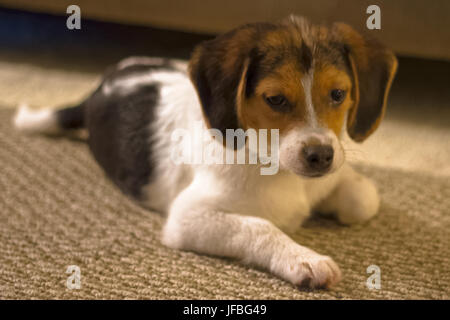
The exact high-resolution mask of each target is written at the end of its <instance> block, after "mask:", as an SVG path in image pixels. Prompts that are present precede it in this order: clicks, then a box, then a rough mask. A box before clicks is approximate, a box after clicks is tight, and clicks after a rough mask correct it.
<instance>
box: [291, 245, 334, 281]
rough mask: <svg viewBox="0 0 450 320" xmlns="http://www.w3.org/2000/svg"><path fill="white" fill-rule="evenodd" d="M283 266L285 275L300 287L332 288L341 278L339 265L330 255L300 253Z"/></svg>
mask: <svg viewBox="0 0 450 320" xmlns="http://www.w3.org/2000/svg"><path fill="white" fill-rule="evenodd" d="M288 260H291V261H286V264H285V265H284V266H283V267H284V268H283V269H284V270H283V277H284V278H285V279H286V280H288V281H290V282H291V283H293V284H294V285H296V286H298V287H300V288H310V289H316V288H330V287H332V286H334V285H335V284H336V283H338V282H339V281H340V280H341V271H340V269H339V267H338V265H337V264H336V263H335V262H334V261H333V259H331V258H330V257H328V256H323V255H319V254H317V253H314V252H313V253H311V254H308V255H304V254H301V255H298V256H295V257H293V258H292V259H288Z"/></svg>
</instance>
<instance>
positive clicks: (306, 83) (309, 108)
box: [301, 69, 318, 128]
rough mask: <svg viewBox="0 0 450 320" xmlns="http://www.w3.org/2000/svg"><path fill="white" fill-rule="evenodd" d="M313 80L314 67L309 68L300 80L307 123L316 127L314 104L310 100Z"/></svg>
mask: <svg viewBox="0 0 450 320" xmlns="http://www.w3.org/2000/svg"><path fill="white" fill-rule="evenodd" d="M313 81H314V69H311V70H310V71H309V73H308V74H307V75H305V76H304V77H303V78H302V80H301V82H302V86H303V90H304V92H305V100H306V101H305V103H306V113H307V117H308V124H309V125H310V126H311V127H313V128H316V127H318V122H317V117H316V111H315V110H314V104H313V102H312V86H313Z"/></svg>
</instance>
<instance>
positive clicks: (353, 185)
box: [337, 175, 380, 224]
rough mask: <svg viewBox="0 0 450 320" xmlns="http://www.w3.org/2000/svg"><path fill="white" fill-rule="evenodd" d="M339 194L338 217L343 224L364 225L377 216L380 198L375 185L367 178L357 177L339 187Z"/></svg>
mask: <svg viewBox="0 0 450 320" xmlns="http://www.w3.org/2000/svg"><path fill="white" fill-rule="evenodd" d="M337 192H338V198H339V203H340V205H339V210H338V214H337V216H338V219H339V221H340V222H341V223H343V224H355V223H362V222H366V221H368V220H369V219H371V218H372V217H373V216H375V215H376V214H377V212H378V209H379V207H380V197H379V195H378V191H377V188H376V187H375V185H374V183H373V182H372V181H371V180H369V179H367V178H366V177H364V176H361V175H357V176H355V177H354V179H352V180H350V181H346V182H344V183H343V184H342V185H341V186H339V189H338V190H337Z"/></svg>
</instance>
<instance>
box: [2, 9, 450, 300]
mask: <svg viewBox="0 0 450 320" xmlns="http://www.w3.org/2000/svg"><path fill="white" fill-rule="evenodd" d="M0 17H1V19H0V31H1V32H0V44H1V46H0V299H89V298H92V299H123V298H129V299H131V298H138V299H182V298H188V299H449V298H450V267H449V265H450V261H449V260H450V249H449V244H450V108H449V101H450V91H449V90H448V88H449V74H450V63H448V62H437V61H425V60H419V59H411V58H402V59H400V65H399V72H398V75H397V78H396V80H395V81H394V84H393V88H392V92H391V95H390V99H389V107H388V110H387V113H386V117H385V120H384V121H383V122H382V124H381V126H380V128H379V129H378V130H377V132H376V133H375V134H374V135H372V136H371V137H370V138H369V139H368V140H367V141H366V142H365V143H364V144H362V145H356V144H354V143H351V142H350V141H346V143H345V146H346V153H347V157H348V159H349V160H350V161H351V162H352V163H354V164H355V165H356V166H357V168H358V170H360V171H362V172H364V173H365V174H366V175H367V176H369V177H371V178H372V179H374V180H375V181H376V183H377V185H378V187H379V190H380V193H381V198H382V204H381V209H380V212H379V215H378V216H376V217H375V218H374V219H373V220H372V221H370V222H369V223H368V224H366V225H360V226H352V227H344V226H341V225H339V224H337V223H336V222H334V221H333V220H329V219H324V218H318V217H316V218H313V219H311V220H309V221H308V222H307V223H306V225H305V226H304V227H303V228H302V229H301V230H299V231H298V232H297V233H296V234H293V235H292V237H293V238H294V239H295V240H296V241H298V242H299V243H301V244H303V245H306V246H309V247H311V248H312V249H314V250H316V251H318V252H320V253H322V254H327V255H330V256H332V257H333V258H334V259H335V261H336V262H337V263H338V264H339V266H340V267H341V270H342V272H343V280H342V282H341V283H339V285H338V286H337V287H336V288H333V289H332V290H329V291H327V290H318V291H300V290H298V289H297V288H295V287H293V286H292V285H290V284H288V283H286V282H284V281H282V280H280V279H278V278H276V277H274V276H272V275H270V274H269V273H266V272H263V271H258V270H255V269H252V268H249V267H246V266H243V265H241V264H239V263H237V262H235V261H231V260H227V259H221V258H216V257H210V256H204V255H198V254H195V253H191V252H181V251H176V250H171V249H168V248H165V247H163V246H162V245H161V244H160V241H159V238H160V232H161V228H162V225H163V222H164V220H163V217H161V216H160V215H159V214H157V213H153V212H149V211H146V210H144V209H142V208H140V207H138V206H137V205H135V204H134V203H132V202H131V201H129V200H128V199H127V198H126V197H124V196H123V195H122V194H121V193H120V192H119V191H118V190H117V189H116V188H115V187H114V186H113V185H112V184H111V183H110V182H109V181H108V180H107V179H106V178H105V176H104V174H103V172H102V171H101V169H100V168H99V167H98V165H97V164H96V163H95V161H94V160H93V158H92V157H91V155H90V154H89V151H88V148H87V146H86V145H85V144H84V143H83V142H81V141H78V140H73V139H72V140H71V139H67V138H48V137H41V136H31V137H30V136H25V135H22V134H19V133H18V132H16V131H15V130H14V129H13V128H12V126H11V119H12V116H13V112H14V108H15V107H16V106H17V105H18V104H19V103H21V102H26V103H28V104H29V105H31V106H32V107H36V108H42V107H51V108H53V107H59V106H61V105H66V104H71V103H76V102H78V101H80V99H82V98H83V97H84V96H86V95H87V94H88V93H89V91H91V90H92V89H93V88H95V86H96V84H97V83H98V80H99V76H100V74H101V73H102V71H103V70H104V69H105V67H106V66H107V65H109V64H111V63H113V62H116V61H118V60H119V59H121V58H123V57H126V56H129V55H137V54H138V55H149V56H167V57H176V58H188V56H189V52H191V50H192V48H193V46H194V45H195V44H196V43H198V42H199V41H201V40H204V37H200V36H197V35H189V34H184V33H179V32H178V33H177V32H166V31H164V32H163V31H157V30H149V29H148V28H136V27H130V26H110V25H105V24H101V23H97V22H96V23H94V22H89V21H86V22H84V24H83V31H82V32H71V31H67V30H65V28H61V27H60V26H61V21H62V20H61V18H58V17H47V18H43V17H42V16H40V15H34V14H25V13H15V12H14V13H11V12H5V11H1V10H0ZM63 19H65V18H64V17H63ZM62 25H65V20H63V24H62ZM142 39H148V41H142ZM424 79H425V80H424ZM71 265H76V266H78V267H79V268H80V271H81V288H80V289H68V288H67V286H66V283H67V279H68V277H69V276H70V274H67V273H66V271H67V269H68V267H69V266H71ZM371 265H376V266H378V267H379V268H380V271H381V274H380V276H381V288H380V289H379V290H369V289H368V288H367V286H366V282H367V279H368V278H369V277H370V276H371V274H368V273H367V268H368V267H369V266H371Z"/></svg>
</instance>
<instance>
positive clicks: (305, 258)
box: [163, 187, 341, 288]
mask: <svg viewBox="0 0 450 320" xmlns="http://www.w3.org/2000/svg"><path fill="white" fill-rule="evenodd" d="M202 191H203V194H204V192H205V188H203V190H198V189H197V190H196V189H194V188H191V187H189V188H188V189H186V190H184V191H183V192H182V193H181V194H180V195H179V196H178V198H177V199H176V200H175V201H174V203H173V204H172V207H171V210H170V212H169V217H168V219H167V222H166V225H165V227H164V230H163V243H164V244H165V245H167V246H169V247H172V248H176V249H183V250H192V251H196V252H199V253H205V254H210V255H217V256H223V257H230V258H236V259H239V260H241V261H243V262H245V263H248V264H252V265H256V266H259V267H261V268H264V269H267V270H270V271H271V272H273V273H274V274H276V275H278V276H279V277H281V278H283V279H285V280H288V281H290V282H291V283H293V284H294V285H298V286H309V287H311V288H317V287H330V286H332V285H333V284H335V283H336V282H338V281H339V279H340V277H341V273H340V270H339V268H338V266H337V265H336V263H335V262H334V261H333V260H332V259H331V258H330V257H327V256H323V255H320V254H318V253H316V252H314V251H312V250H310V249H308V248H306V247H303V246H301V245H299V244H297V243H296V242H294V241H293V240H292V239H290V238H289V237H288V236H287V235H286V234H284V233H283V232H282V231H281V230H279V229H278V228H276V227H275V226H274V225H273V224H272V223H270V222H269V221H267V220H265V219H261V218H257V217H250V216H244V215H239V214H232V213H225V212H223V211H220V210H217V209H214V208H215V206H214V203H215V201H213V199H212V198H209V199H208V198H205V197H204V196H202V198H199V194H202Z"/></svg>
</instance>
